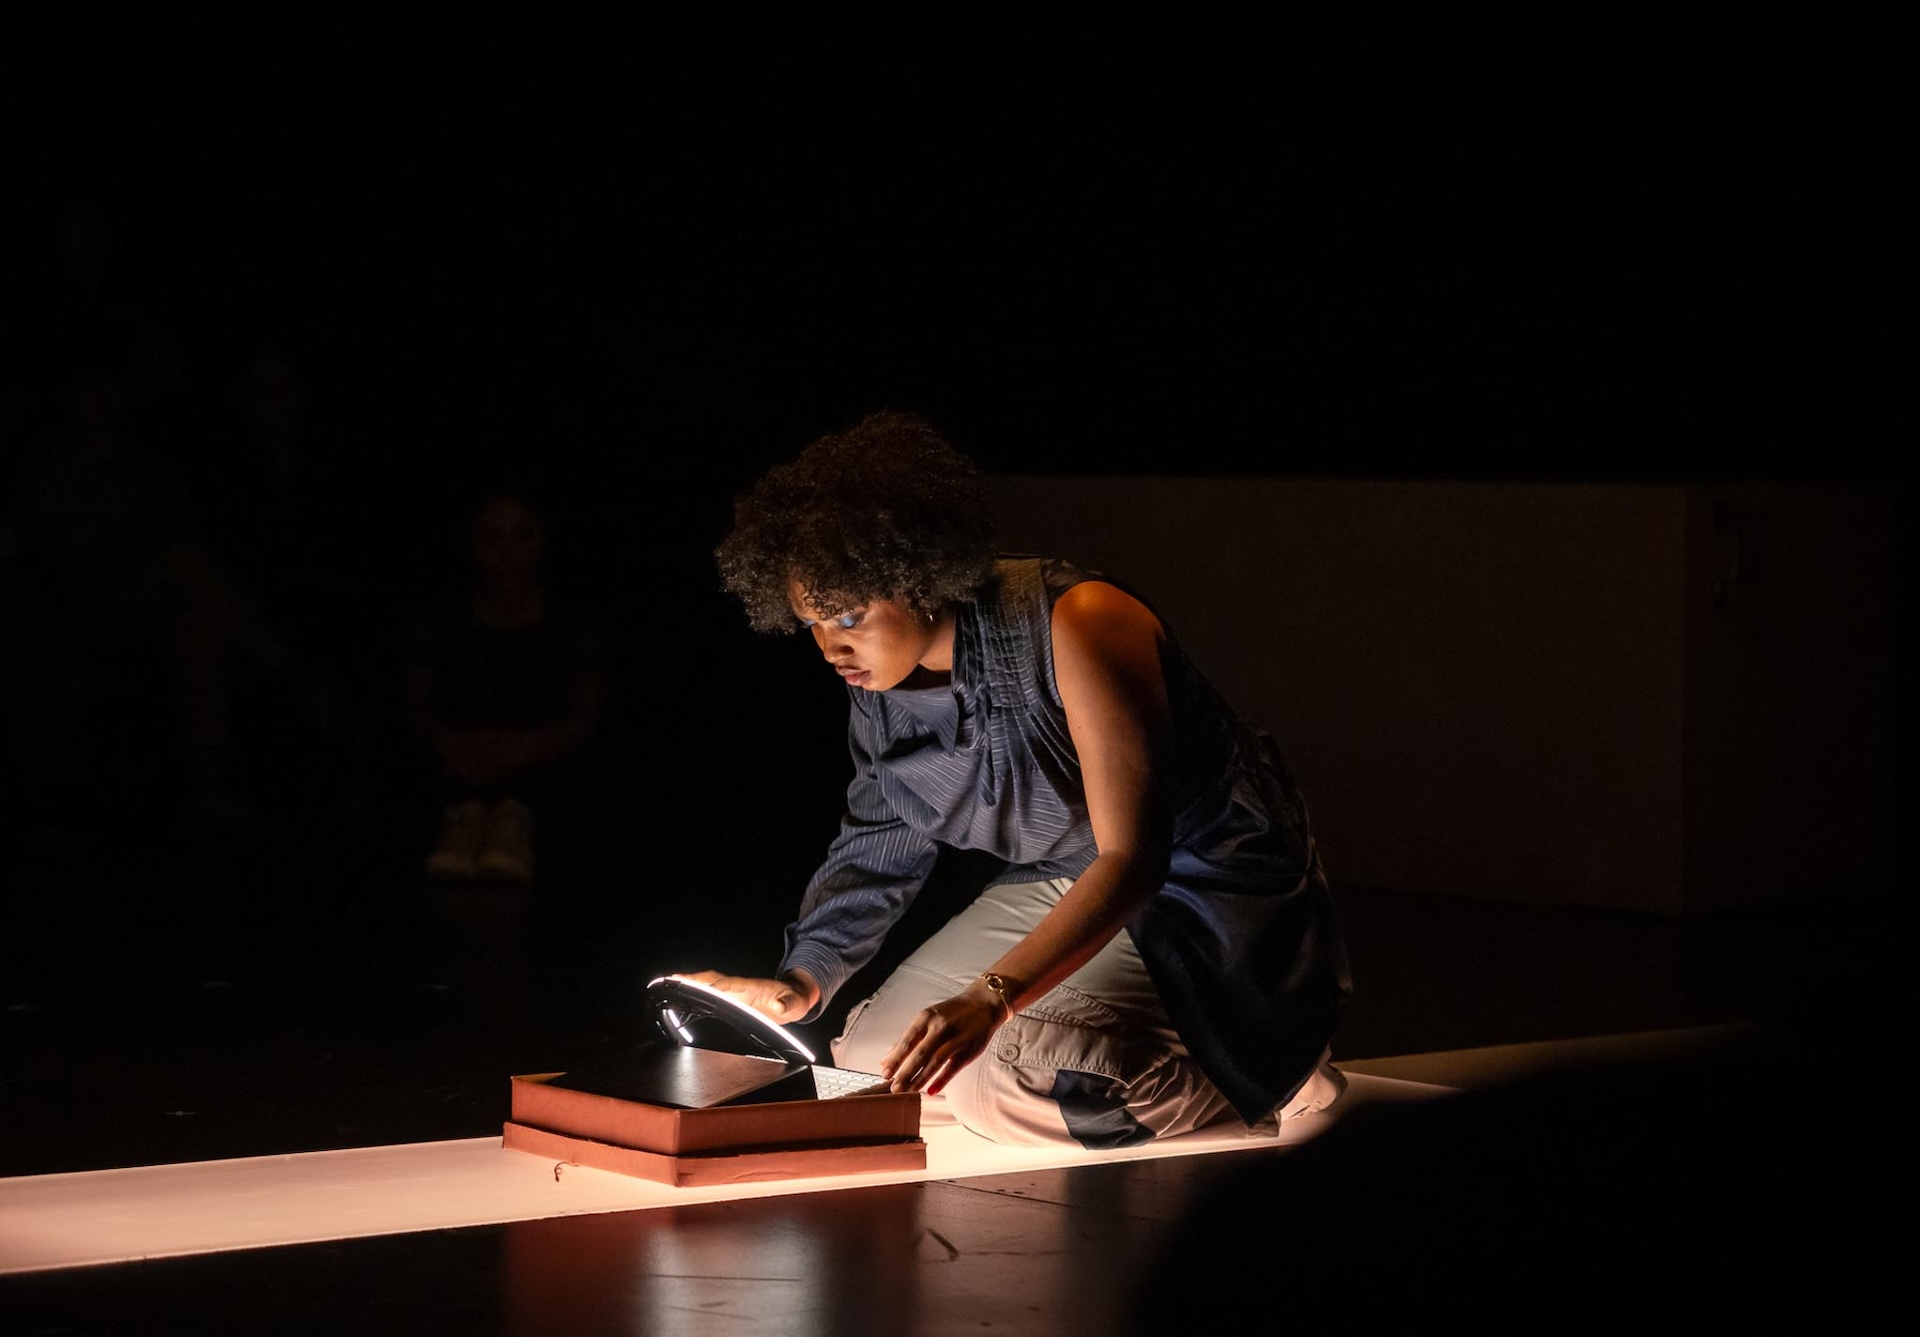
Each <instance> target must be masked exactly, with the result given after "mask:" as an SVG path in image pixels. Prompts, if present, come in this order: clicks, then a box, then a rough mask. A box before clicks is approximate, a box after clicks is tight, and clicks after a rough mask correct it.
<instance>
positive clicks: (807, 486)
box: [714, 410, 994, 631]
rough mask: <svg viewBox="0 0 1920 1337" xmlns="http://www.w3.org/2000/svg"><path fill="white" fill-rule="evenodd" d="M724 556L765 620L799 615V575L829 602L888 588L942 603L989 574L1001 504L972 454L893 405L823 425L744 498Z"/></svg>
mask: <svg viewBox="0 0 1920 1337" xmlns="http://www.w3.org/2000/svg"><path fill="white" fill-rule="evenodd" d="M714 558H715V560H716V561H717V562H718V563H719V567H720V578H721V582H722V584H723V585H724V586H725V587H726V589H727V590H728V591H729V592H731V593H732V594H734V595H735V596H737V597H738V598H739V600H740V601H741V603H742V604H743V605H745V607H746V613H747V621H748V623H749V624H750V625H751V626H752V627H753V629H754V630H755V631H791V630H793V629H794V628H795V627H796V626H797V625H798V624H797V623H796V622H795V620H794V616H793V606H792V604H791V603H790V602H789V584H790V582H797V583H798V585H799V590H800V593H801V595H802V597H803V598H804V600H805V602H806V603H808V604H811V605H812V606H813V607H814V608H817V609H819V610H821V611H822V612H825V613H839V612H847V611H850V610H852V609H855V608H861V607H864V606H865V605H867V604H869V603H871V602H873V601H874V600H876V599H888V600H893V601H895V602H898V603H902V604H905V605H906V606H907V607H908V608H909V609H911V610H912V611H914V612H917V613H922V612H932V611H935V610H937V609H939V608H940V607H941V606H942V605H944V604H947V603H949V602H954V601H959V602H965V601H968V600H971V599H972V598H973V596H974V593H975V591H976V590H978V589H979V587H980V585H981V583H982V582H983V581H985V579H986V578H987V575H988V573H989V572H990V571H991V569H992V565H993V559H994V524H993V515H992V508H991V505H990V502H989V499H988V497H987V491H986V486H985V484H984V482H983V481H982V479H981V477H980V472H979V468H978V466H977V465H975V464H974V462H973V461H972V460H970V459H968V458H967V457H966V456H965V455H962V454H961V453H960V452H959V451H957V450H955V449H954V448H953V447H952V446H951V445H949V444H948V442H947V441H946V439H945V438H944V437H942V436H941V435H940V433H939V432H937V431H936V430H934V428H933V427H932V426H931V425H930V424H929V423H927V422H926V421H924V420H923V419H921V418H919V417H916V416H915V415H913V414H910V413H901V412H896V411H893V410H884V411H882V412H879V413H874V414H870V415H869V416H867V417H865V418H863V419H861V420H860V422H859V423H857V424H856V425H854V426H853V427H851V428H849V429H847V430H845V431H841V432H830V433H828V434H827V435H825V436H821V437H818V438H817V439H815V440H814V441H813V442H812V443H811V444H809V445H808V446H807V447H806V449H804V450H802V451H801V452H800V454H799V455H798V456H796V457H795V458H794V459H793V460H791V461H789V462H788V463H786V464H781V465H776V466H775V467H773V468H772V469H769V470H768V471H767V472H766V473H765V474H763V475H762V476H761V478H760V480H759V481H758V482H757V483H755V484H754V485H753V486H752V487H751V488H750V489H749V490H748V491H746V492H745V493H743V494H741V495H740V496H739V497H737V498H735V500H734V508H733V529H732V530H731V532H729V533H728V535H727V536H726V538H725V539H724V540H722V542H721V543H720V546H719V547H718V548H716V549H715V550H714Z"/></svg>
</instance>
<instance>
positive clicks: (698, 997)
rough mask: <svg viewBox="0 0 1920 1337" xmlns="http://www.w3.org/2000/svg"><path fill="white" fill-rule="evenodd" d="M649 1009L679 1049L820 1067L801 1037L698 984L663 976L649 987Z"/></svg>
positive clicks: (723, 994) (725, 996)
mask: <svg viewBox="0 0 1920 1337" xmlns="http://www.w3.org/2000/svg"><path fill="white" fill-rule="evenodd" d="M647 1006H648V1007H649V1008H650V1009H651V1010H652V1013H653V1017H654V1021H655V1023H656V1024H657V1025H658V1026H659V1027H660V1030H661V1033H662V1034H664V1035H665V1036H666V1037H667V1038H668V1039H669V1040H671V1041H672V1042H673V1043H674V1044H677V1045H685V1046H688V1047H690V1048H694V1049H718V1050H722V1051H724V1052H727V1053H733V1054H772V1055H774V1056H775V1057H778V1058H783V1059H787V1060H790V1061H797V1062H801V1063H813V1062H815V1061H816V1060H815V1058H814V1056H813V1051H812V1050H810V1049H808V1048H807V1047H806V1045H804V1044H802V1043H801V1042H800V1037H799V1036H797V1035H795V1034H794V1033H793V1032H792V1031H790V1030H788V1029H787V1028H786V1027H784V1026H782V1025H781V1024H780V1023H779V1022H777V1021H775V1020H774V1019H773V1018H771V1017H769V1016H766V1015H764V1014H763V1013H760V1012H756V1011H754V1010H753V1009H752V1008H751V1007H748V1006H747V1005H746V1004H745V1003H743V1002H741V1001H740V1000H739V999H738V998H736V997H734V996H733V995H732V994H730V993H723V992H721V991H720V990H719V989H716V988H714V987H712V986H711V985H707V984H702V983H700V982H699V981H698V980H690V979H683V978H682V977H681V976H678V975H662V976H660V977H659V978H658V979H654V980H650V981H648V983H647Z"/></svg>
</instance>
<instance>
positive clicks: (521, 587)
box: [406, 486, 607, 882]
mask: <svg viewBox="0 0 1920 1337" xmlns="http://www.w3.org/2000/svg"><path fill="white" fill-rule="evenodd" d="M467 516H468V520H467V526H466V533H465V539H466V558H467V562H466V566H467V575H468V579H467V581H466V582H465V584H464V586H463V588H460V589H458V590H457V591H455V592H454V593H453V594H452V596H451V597H450V598H448V599H447V600H446V601H445V602H444V603H443V604H442V605H441V606H440V607H437V608H435V609H433V610H431V611H430V612H428V613H427V614H426V615H425V616H423V617H421V618H420V619H418V621H417V622H416V624H415V626H414V629H413V634H412V637H411V639H410V643H409V647H408V658H407V666H406V675H407V681H406V696H407V701H406V704H407V711H408V718H409V722H410V724H411V726H412V728H413V730H414V732H415V734H416V735H417V737H418V738H419V739H420V740H421V741H422V742H423V743H424V744H425V745H426V747H427V748H428V749H429V750H430V753H431V759H432V760H431V764H432V765H433V766H434V768H435V775H434V783H435V785H436V786H437V789H436V793H435V799H436V802H435V806H436V807H437V808H438V810H439V811H438V820H439V823H440V829H439V836H438V838H437V840H436V841H435V842H434V845H433V848H432V850H431V851H430V852H429V853H428V855H427V856H426V872H427V874H428V876H430V877H432V878H435V879H454V880H466V879H472V878H497V879H504V880H509V881H515V882H526V881H528V880H530V879H531V878H532V876H533V866H534V822H535V818H536V816H538V815H540V814H541V813H542V811H543V809H544V808H546V807H547V806H548V805H549V804H550V803H552V804H558V803H562V802H563V801H564V800H563V799H562V798H561V794H562V791H563V789H564V781H565V778H566V775H567V772H568V771H569V769H570V768H571V767H572V766H574V765H575V764H576V763H578V762H579V761H580V760H581V758H582V755H583V753H584V752H585V750H586V749H587V747H588V745H589V744H590V743H591V742H592V740H593V739H594V737H595V734H596V731H597V729H598V726H599V723H600V719H601V715H602V711H603V708H604V705H605V700H606V692H607V672H606V664H605V643H604V638H603V636H602V633H601V629H600V627H599V624H598V619H597V618H596V617H595V616H594V615H593V614H592V613H591V612H590V611H588V610H587V609H585V608H584V607H582V606H581V605H580V604H579V603H577V602H576V601H572V600H569V599H567V598H565V597H564V596H562V595H560V594H559V593H558V592H556V591H555V590H554V589H552V588H550V583H549V580H548V578H547V573H546V569H545V568H546V561H545V559H546V554H547V544H548V525H547V517H546V513H545V510H544V508H543V507H542V505H541V504H540V503H539V502H538V501H537V500H536V499H535V497H534V496H533V494H532V493H531V491H529V490H528V489H525V488H520V487H515V486H501V487H497V488H493V489H491V490H487V491H485V492H484V493H483V495H481V496H479V497H478V498H477V499H476V501H475V502H474V504H473V506H472V507H471V508H470V509H469V511H468V512H467Z"/></svg>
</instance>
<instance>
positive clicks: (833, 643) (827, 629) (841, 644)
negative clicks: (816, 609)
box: [813, 621, 846, 659]
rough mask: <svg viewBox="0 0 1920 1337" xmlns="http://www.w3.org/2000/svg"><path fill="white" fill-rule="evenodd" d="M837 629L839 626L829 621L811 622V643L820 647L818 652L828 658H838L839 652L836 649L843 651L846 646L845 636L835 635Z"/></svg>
mask: <svg viewBox="0 0 1920 1337" xmlns="http://www.w3.org/2000/svg"><path fill="white" fill-rule="evenodd" d="M839 630H840V628H839V627H837V626H835V625H833V624H832V623H829V622H824V621H822V622H816V623H814V624H813V643H814V644H815V645H817V646H819V647H820V653H821V654H823V655H825V656H826V657H827V658H828V659H838V658H840V657H841V656H840V654H838V653H836V651H844V650H845V648H846V637H844V636H839V635H835V633H836V632H838V631H839Z"/></svg>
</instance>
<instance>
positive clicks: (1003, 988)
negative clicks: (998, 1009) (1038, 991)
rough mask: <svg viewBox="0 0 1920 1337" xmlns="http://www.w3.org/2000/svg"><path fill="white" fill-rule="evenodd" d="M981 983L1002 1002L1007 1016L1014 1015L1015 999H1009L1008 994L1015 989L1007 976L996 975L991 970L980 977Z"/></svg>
mask: <svg viewBox="0 0 1920 1337" xmlns="http://www.w3.org/2000/svg"><path fill="white" fill-rule="evenodd" d="M980 982H981V983H982V984H984V985H986V986H987V991H988V992H989V993H991V994H992V995H993V996H994V997H995V998H998V999H999V1000H1000V1002H1001V1004H1002V1006H1004V1007H1005V1008H1006V1009H1007V1015H1008V1016H1009V1017H1011V1016H1012V1015H1013V999H1012V998H1010V997H1008V996H1007V994H1008V991H1009V990H1010V989H1012V988H1013V985H1012V984H1011V983H1009V982H1008V980H1007V977H1006V976H1005V975H996V974H994V973H993V972H992V971H991V970H989V971H988V972H987V973H986V974H984V975H982V976H981V977H980Z"/></svg>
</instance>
